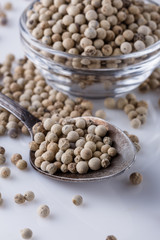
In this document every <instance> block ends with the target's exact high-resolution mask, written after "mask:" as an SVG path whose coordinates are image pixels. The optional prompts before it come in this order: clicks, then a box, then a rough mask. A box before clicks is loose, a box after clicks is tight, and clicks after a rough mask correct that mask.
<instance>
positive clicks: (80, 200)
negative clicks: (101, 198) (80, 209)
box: [72, 195, 83, 206]
mask: <svg viewBox="0 0 160 240" xmlns="http://www.w3.org/2000/svg"><path fill="white" fill-rule="evenodd" d="M72 202H73V204H74V205H76V206H80V205H81V204H82V203H83V198H82V197H81V196H80V195H76V196H74V197H73V198H72Z"/></svg>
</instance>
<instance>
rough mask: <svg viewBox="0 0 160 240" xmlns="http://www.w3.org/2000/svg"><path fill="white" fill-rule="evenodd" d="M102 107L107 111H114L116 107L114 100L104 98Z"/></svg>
mask: <svg viewBox="0 0 160 240" xmlns="http://www.w3.org/2000/svg"><path fill="white" fill-rule="evenodd" d="M104 106H105V107H106V108H108V109H114V108H115V107H116V101H115V99H114V98H106V99H105V100H104Z"/></svg>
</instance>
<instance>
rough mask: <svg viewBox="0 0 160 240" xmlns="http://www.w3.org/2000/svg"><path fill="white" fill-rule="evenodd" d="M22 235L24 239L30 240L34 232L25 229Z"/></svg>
mask: <svg viewBox="0 0 160 240" xmlns="http://www.w3.org/2000/svg"><path fill="white" fill-rule="evenodd" d="M20 233H21V237H22V238H23V239H30V238H32V235H33V233H32V230H31V229H29V228H24V229H22V230H21V231H20Z"/></svg>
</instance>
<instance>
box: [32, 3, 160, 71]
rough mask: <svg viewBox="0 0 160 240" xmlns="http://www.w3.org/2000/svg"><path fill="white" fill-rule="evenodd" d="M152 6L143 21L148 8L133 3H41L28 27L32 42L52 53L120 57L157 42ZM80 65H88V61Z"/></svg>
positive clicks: (144, 4)
mask: <svg viewBox="0 0 160 240" xmlns="http://www.w3.org/2000/svg"><path fill="white" fill-rule="evenodd" d="M152 5H153V6H155V8H154V10H153V11H147V17H146V9H147V8H148V7H150V5H149V4H147V3H145V2H144V3H143V4H139V3H138V2H137V1H134V0H130V1H116V0H114V1H90V2H87V3H86V1H85V0H82V1H81V2H77V1H71V2H70V1H68V2H66V3H65V2H64V1H59V2H58V4H57V2H54V4H53V1H48V2H47V1H44V0H41V1H40V2H39V3H35V4H34V5H33V11H30V10H29V11H28V14H27V27H28V29H29V31H30V32H31V34H32V35H33V36H34V37H35V38H37V39H38V40H40V41H42V42H43V43H45V44H46V45H49V46H53V49H54V50H59V51H66V52H69V53H70V54H78V55H82V56H97V55H98V54H99V55H100V56H111V55H114V53H115V49H116V48H118V49H119V50H118V52H119V55H120V54H129V53H131V52H135V51H141V50H143V49H144V48H146V47H148V46H150V45H151V44H154V43H155V42H157V41H158V40H159V36H160V35H159V32H158V31H157V26H158V24H159V16H160V15H159V11H158V7H157V6H156V5H154V4H152ZM52 8H53V9H54V11H53V12H51V11H52V10H51V9H52ZM43 9H45V12H47V13H48V14H45V13H44V10H43ZM152 12H153V13H154V14H155V15H156V16H155V17H154V16H153V15H154V14H153V13H152ZM37 15H38V16H39V17H37ZM48 23H49V24H48ZM45 25H46V26H45ZM81 62H82V64H83V65H85V66H88V67H89V65H90V64H89V61H85V60H84V61H83V60H82V61H81Z"/></svg>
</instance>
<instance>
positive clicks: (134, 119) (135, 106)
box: [104, 93, 148, 128]
mask: <svg viewBox="0 0 160 240" xmlns="http://www.w3.org/2000/svg"><path fill="white" fill-rule="evenodd" d="M104 105H105V107H106V108H109V109H115V108H117V109H120V110H123V111H124V112H125V113H126V114H127V116H128V118H129V120H130V121H131V126H132V127H133V128H139V127H140V126H141V125H142V124H144V123H145V122H146V115H147V112H148V103H147V102H146V101H143V100H141V101H138V100H137V98H136V96H135V95H134V94H132V93H129V94H127V95H126V97H125V98H119V99H117V100H116V99H114V98H106V99H105V101H104Z"/></svg>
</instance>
